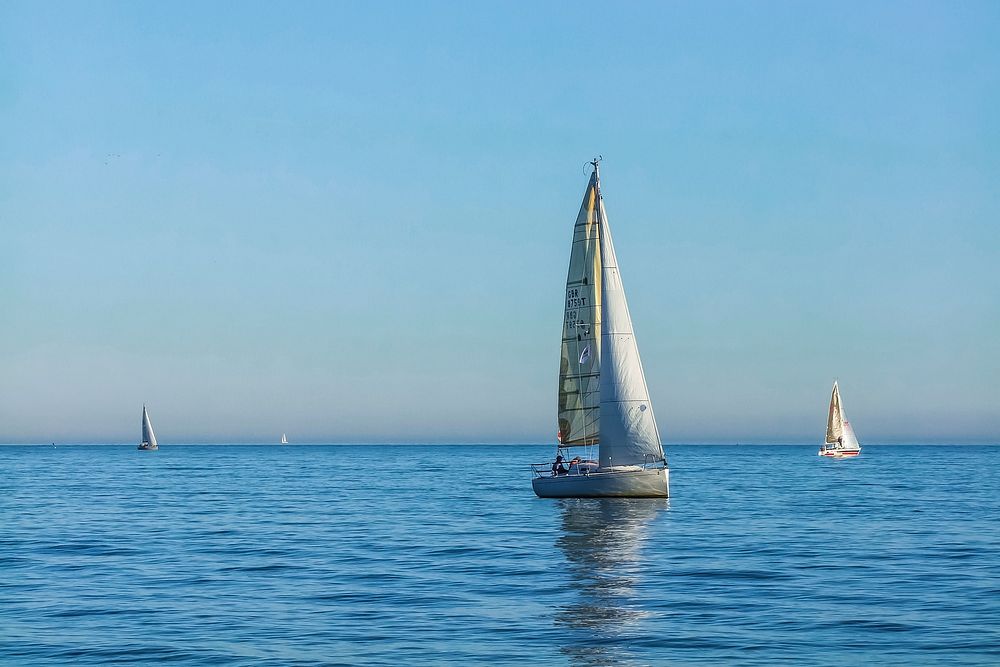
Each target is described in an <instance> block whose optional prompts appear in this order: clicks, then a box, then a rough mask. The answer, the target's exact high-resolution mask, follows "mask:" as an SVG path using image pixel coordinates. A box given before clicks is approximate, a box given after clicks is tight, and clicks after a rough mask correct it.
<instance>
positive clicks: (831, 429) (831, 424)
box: [826, 382, 844, 445]
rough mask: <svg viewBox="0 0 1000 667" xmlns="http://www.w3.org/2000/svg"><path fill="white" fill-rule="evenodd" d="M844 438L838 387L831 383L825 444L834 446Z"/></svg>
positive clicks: (842, 413) (842, 414) (842, 411)
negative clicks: (831, 392) (831, 389)
mask: <svg viewBox="0 0 1000 667" xmlns="http://www.w3.org/2000/svg"><path fill="white" fill-rule="evenodd" d="M843 437H844V409H843V408H842V407H841V405H840V387H838V386H837V383H836V382H834V383H833V394H832V395H831V396H830V416H829V417H828V418H827V420H826V442H827V444H831V445H832V444H834V443H836V442H838V441H841V438H843Z"/></svg>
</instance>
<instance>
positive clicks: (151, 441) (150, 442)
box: [136, 405, 159, 452]
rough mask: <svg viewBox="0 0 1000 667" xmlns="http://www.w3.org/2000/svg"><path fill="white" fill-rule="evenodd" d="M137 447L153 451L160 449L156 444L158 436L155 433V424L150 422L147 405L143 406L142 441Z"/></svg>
mask: <svg viewBox="0 0 1000 667" xmlns="http://www.w3.org/2000/svg"><path fill="white" fill-rule="evenodd" d="M136 449H141V450H143V451H147V452H152V451H156V450H157V449H159V447H158V446H157V445H156V436H155V435H154V434H153V425H152V424H150V423H149V413H148V412H146V406H145V405H144V406H142V442H140V443H139V446H138V447H137V448H136Z"/></svg>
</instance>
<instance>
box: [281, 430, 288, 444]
mask: <svg viewBox="0 0 1000 667" xmlns="http://www.w3.org/2000/svg"><path fill="white" fill-rule="evenodd" d="M281 444H283V445H287V444H288V438H286V437H285V434H284V433H282V434H281Z"/></svg>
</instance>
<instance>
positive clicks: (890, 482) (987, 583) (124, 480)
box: [0, 445, 1000, 666]
mask: <svg viewBox="0 0 1000 667" xmlns="http://www.w3.org/2000/svg"><path fill="white" fill-rule="evenodd" d="M551 449H552V448H551V447H549V446H544V447H543V446H537V445H532V446H503V447H497V446H492V447H491V446H480V445H475V446H473V445H469V446H308V447H307V446H287V447H279V446H273V445H272V446H170V445H165V446H163V448H162V449H161V450H160V451H159V452H153V453H146V452H138V451H136V450H135V449H134V447H131V446H130V447H125V446H61V447H58V448H52V447H19V446H6V447H0V662H3V663H4V664H11V665H35V664H44V665H65V664H84V665H106V664H111V663H147V664H148V663H160V662H171V663H174V664H180V665H225V664H246V665H336V664H344V665H393V666H397V665H476V664H487V663H493V664H518V665H522V664H523V665H588V666H591V665H593V666H596V665H616V666H617V665H711V664H725V665H774V664H809V665H859V664H869V665H871V664H886V665H914V664H949V665H958V664H970V665H971V664H975V665H997V664H1000V474H998V465H1000V447H985V446H984V447H975V446H969V447H965V446H949V447H929V446H875V445H872V446H867V447H866V448H865V451H864V454H863V455H862V456H861V457H860V458H858V459H856V460H849V461H831V460H824V459H821V458H819V457H817V456H816V447H815V446H814V445H809V446H785V447H775V448H765V447H761V446H743V447H740V446H728V447H712V446H673V447H669V448H668V456H669V459H670V464H671V491H672V493H673V498H671V499H670V500H669V501H657V500H541V499H538V498H535V497H534V495H533V494H532V492H531V486H530V483H529V474H528V469H527V466H528V463H530V462H534V461H541V460H544V459H545V458H546V457H547V456H549V455H550V453H551Z"/></svg>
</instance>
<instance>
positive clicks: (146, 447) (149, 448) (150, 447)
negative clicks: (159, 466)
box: [136, 445, 159, 452]
mask: <svg viewBox="0 0 1000 667" xmlns="http://www.w3.org/2000/svg"><path fill="white" fill-rule="evenodd" d="M136 449H138V450H139V451H141V452H155V451H156V450H158V449H159V447H157V446H156V445H139V446H138V447H136Z"/></svg>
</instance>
